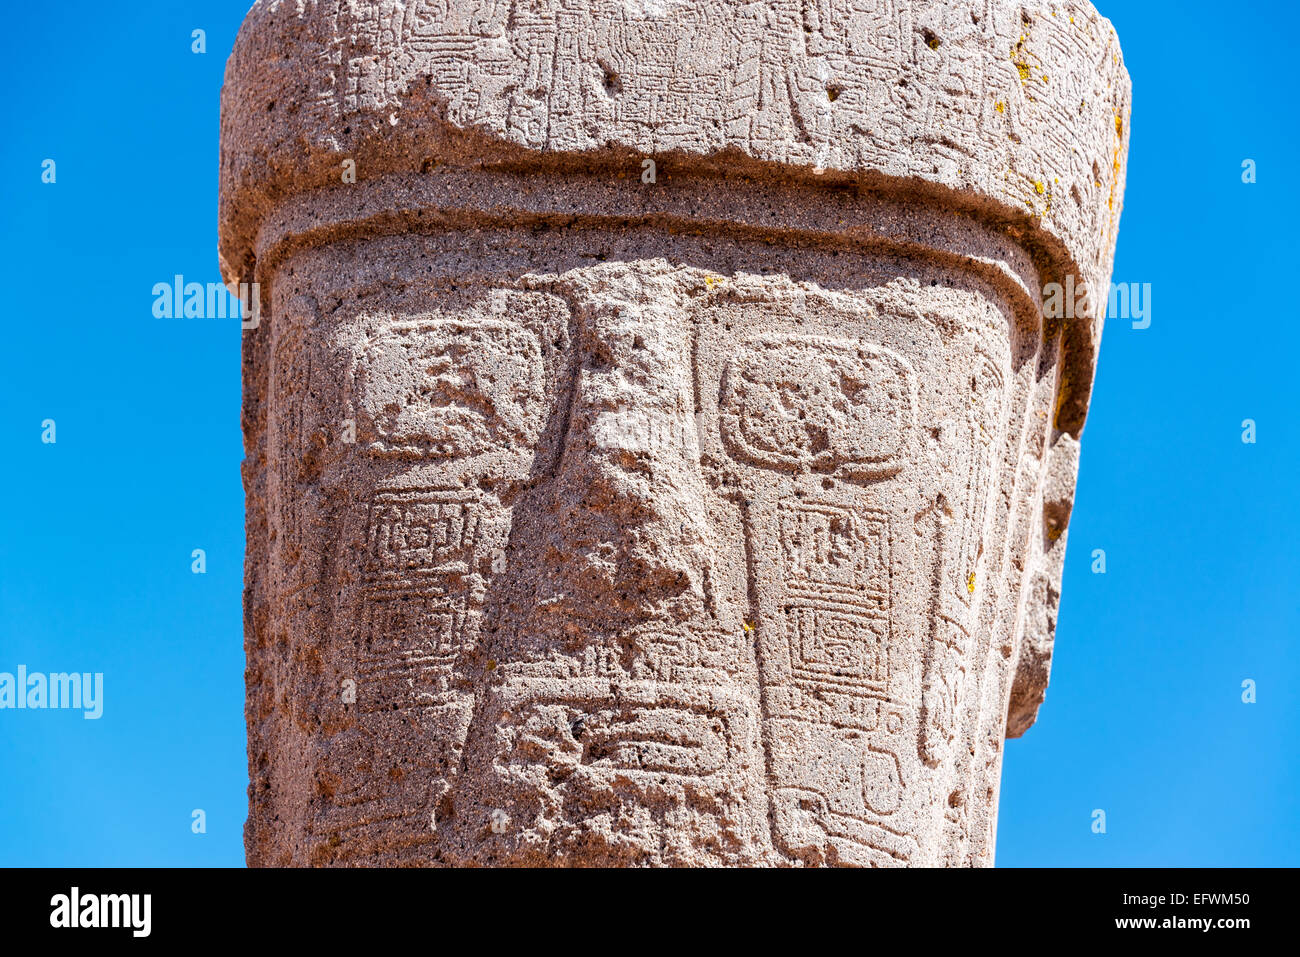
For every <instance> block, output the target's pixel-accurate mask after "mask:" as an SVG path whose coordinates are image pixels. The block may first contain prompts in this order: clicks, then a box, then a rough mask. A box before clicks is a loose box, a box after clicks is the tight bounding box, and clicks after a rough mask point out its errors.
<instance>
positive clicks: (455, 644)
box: [317, 290, 569, 861]
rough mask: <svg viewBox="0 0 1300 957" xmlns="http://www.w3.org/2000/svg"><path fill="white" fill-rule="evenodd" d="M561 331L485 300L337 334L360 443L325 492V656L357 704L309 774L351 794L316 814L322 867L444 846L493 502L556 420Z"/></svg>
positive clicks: (498, 298) (534, 308)
mask: <svg viewBox="0 0 1300 957" xmlns="http://www.w3.org/2000/svg"><path fill="white" fill-rule="evenodd" d="M505 315H508V316H510V317H511V318H508V319H507V318H501V317H502V316H505ZM568 321H569V316H568V311H567V307H566V306H564V304H563V303H562V301H560V300H558V299H557V298H555V297H551V296H546V295H540V294H536V293H531V292H517V291H513V290H486V291H485V292H484V293H483V294H482V295H481V296H480V297H478V298H477V299H475V300H472V301H470V302H468V303H465V304H464V305H462V307H461V308H459V309H457V310H456V311H448V312H446V313H444V314H441V315H437V314H435V315H421V316H416V317H413V318H412V317H407V316H401V315H399V316H379V317H376V316H373V315H369V314H365V313H360V314H359V317H358V318H357V319H356V320H354V321H353V323H352V325H350V326H349V325H346V324H344V325H342V326H341V327H340V329H339V331H338V333H337V341H338V342H339V343H340V345H343V346H344V347H345V349H344V351H345V352H346V353H347V354H348V355H349V356H350V365H349V374H348V376H347V382H346V397H345V414H347V415H350V416H353V417H355V421H356V425H357V443H356V445H355V447H354V449H353V450H352V451H351V452H350V453H349V455H348V456H347V457H346V459H344V460H343V462H342V463H341V475H346V478H342V477H339V478H337V479H336V480H337V481H338V482H339V484H340V485H341V486H343V487H346V488H347V489H348V490H349V492H348V498H349V506H348V509H349V513H348V519H347V522H346V525H345V531H344V534H343V538H342V542H341V546H342V547H341V549H340V554H339V564H340V566H341V567H342V568H343V569H344V572H343V575H342V580H343V582H345V585H344V588H343V593H342V595H341V597H340V600H339V601H338V603H337V606H336V607H337V608H338V612H337V615H336V621H337V625H336V626H335V640H336V642H337V647H338V660H337V668H338V670H339V671H340V673H341V674H342V675H346V676H347V677H350V678H354V679H355V682H356V703H355V710H354V711H353V713H352V714H351V716H350V717H345V718H344V719H343V720H342V725H343V729H342V731H341V732H340V733H339V734H337V735H335V736H334V738H333V739H332V741H331V742H330V746H329V748H328V749H327V753H326V758H325V763H324V766H323V768H322V777H323V778H324V779H326V780H332V781H343V782H350V786H349V787H347V788H346V789H343V788H340V789H339V790H337V792H335V793H334V794H333V796H332V799H331V801H330V802H329V806H327V807H326V808H325V813H324V816H323V820H322V822H321V823H322V825H323V827H322V829H321V830H322V831H323V832H324V833H325V834H326V835H327V837H328V840H329V841H332V842H333V843H332V844H327V845H326V846H325V847H326V849H325V850H321V849H318V851H317V853H318V854H327V855H328V857H329V859H332V860H338V859H345V860H352V861H359V860H368V859H372V858H374V859H378V858H380V857H382V855H383V854H384V853H385V852H386V850H387V849H391V848H394V847H410V846H414V845H420V844H437V842H438V841H439V840H440V835H441V834H442V832H443V831H444V830H445V827H444V826H443V825H444V824H445V820H446V818H447V816H448V815H449V814H451V813H452V807H453V805H452V803H451V802H452V798H453V787H454V785H455V782H456V780H457V779H458V776H459V774H460V769H461V765H462V761H463V755H464V749H465V746H466V741H467V738H468V735H469V729H470V726H471V718H472V715H473V710H474V690H473V688H474V681H475V677H474V667H475V665H474V664H473V655H474V653H475V651H476V649H477V648H478V645H479V642H480V640H481V632H482V627H483V617H484V609H485V605H486V603H487V600H488V593H489V590H490V588H491V586H492V582H493V580H494V578H495V577H496V575H497V574H498V573H499V572H500V571H502V570H503V569H504V567H505V564H506V559H505V553H506V548H507V546H508V543H509V538H510V530H511V525H512V517H513V516H512V508H511V507H510V506H509V505H508V504H506V502H505V501H503V499H507V500H508V498H509V496H508V494H507V492H508V491H509V489H510V488H511V487H513V486H515V485H516V484H517V483H519V482H521V481H523V480H525V479H526V478H527V477H528V474H529V471H530V469H531V468H532V467H533V463H534V460H535V456H536V453H537V451H538V449H539V447H540V446H541V444H542V435H543V432H544V430H545V428H546V426H547V424H548V422H550V421H551V419H552V418H553V417H554V415H555V411H556V407H557V405H558V399H557V391H558V389H557V379H558V378H559V374H558V373H557V371H556V366H557V363H558V361H559V359H560V357H561V355H562V352H563V349H562V347H563V346H564V343H565V341H566V339H567V334H568V333H567V323H568ZM543 343H545V344H546V347H544V346H543ZM359 770H361V771H364V773H359Z"/></svg>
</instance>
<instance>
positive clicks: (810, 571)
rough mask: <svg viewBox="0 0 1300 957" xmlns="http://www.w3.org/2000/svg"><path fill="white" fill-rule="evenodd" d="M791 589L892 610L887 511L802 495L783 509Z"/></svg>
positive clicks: (786, 573)
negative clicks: (840, 504)
mask: <svg viewBox="0 0 1300 957" xmlns="http://www.w3.org/2000/svg"><path fill="white" fill-rule="evenodd" d="M779 527H780V534H781V548H782V551H783V552H784V557H785V565H784V568H783V574H784V576H785V579H786V582H787V583H788V588H789V593H790V594H791V595H802V596H805V597H808V598H830V599H834V600H839V601H843V602H846V603H849V604H852V605H854V606H857V607H860V608H863V609H872V610H878V611H881V612H885V613H888V611H889V519H888V517H887V516H886V515H885V514H884V513H883V512H878V511H874V510H870V509H848V508H844V507H842V506H838V505H830V504H825V503H820V502H804V501H801V500H791V501H786V502H783V503H782V504H781V509H780V525H779Z"/></svg>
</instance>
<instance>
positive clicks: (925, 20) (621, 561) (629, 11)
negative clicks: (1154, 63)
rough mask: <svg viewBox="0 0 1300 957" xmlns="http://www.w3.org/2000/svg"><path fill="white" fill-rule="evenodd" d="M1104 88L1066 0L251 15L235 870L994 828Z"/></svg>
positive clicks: (1085, 248) (692, 850) (1100, 149)
mask: <svg viewBox="0 0 1300 957" xmlns="http://www.w3.org/2000/svg"><path fill="white" fill-rule="evenodd" d="M1129 96H1130V94H1129V82H1128V77H1127V74H1126V72H1125V69H1124V67H1123V64H1122V61H1121V58H1120V52H1119V46H1118V41H1117V39H1116V37H1115V34H1114V31H1113V29H1112V28H1111V25H1110V23H1109V22H1108V21H1107V20H1105V19H1103V18H1102V17H1100V16H1099V15H1098V14H1097V13H1096V11H1095V10H1094V9H1093V8H1092V6H1091V5H1089V4H1088V3H1086V2H1076V0H1016V2H1012V0H949V2H931V0H770V2H764V3H759V2H747V0H689V2H688V0H410V2H407V3H404V4H400V3H391V2H373V0H346V2H344V0H300V2H296V3H288V2H259V3H257V4H256V5H255V6H254V7H253V9H252V10H251V12H250V13H249V14H248V17H247V19H246V20H245V22H244V25H243V28H242V30H241V31H240V33H239V37H238V40H237V41H236V44H235V48H234V52H233V54H232V55H231V58H230V61H229V64H228V67H227V72H226V82H225V88H224V91H223V95H222V127H221V198H220V221H221V257H222V267H223V272H224V277H225V279H226V280H227V282H231V283H237V282H245V283H250V284H251V283H257V290H258V293H257V294H258V296H259V299H258V303H259V304H260V312H259V321H258V322H257V324H256V326H255V328H250V329H248V330H247V331H246V332H245V333H244V345H243V350H244V353H243V372H244V380H243V384H244V385H243V387H244V413H243V427H244V434H245V442H246V451H247V458H246V461H245V464H244V482H245V487H246V490H247V564H246V592H245V640H246V650H247V659H248V666H247V675H246V678H247V722H248V758H249V774H250V787H249V817H248V822H247V825H246V850H247V856H248V861H249V863H250V864H254V865H360V864H383V865H390V864H401V865H424V864H442V865H456V864H479V865H505V864H517V865H874V866H897V865H922V866H926V865H930V866H933V865H988V864H991V863H992V861H993V851H994V838H995V830H996V820H997V796H998V784H999V776H1000V772H1001V762H1002V754H1003V746H1004V745H1003V742H1004V740H1005V738H1006V737H1008V736H1016V735H1019V734H1021V733H1022V732H1023V731H1024V730H1025V729H1026V728H1027V727H1028V726H1029V725H1030V724H1031V723H1032V722H1033V720H1034V718H1035V714H1036V711H1037V708H1038V705H1039V703H1040V702H1041V701H1042V699H1043V694H1044V690H1045V688H1046V685H1047V679H1048V670H1049V664H1050V656H1051V650H1052V641H1053V635H1054V631H1055V624H1056V617H1057V607H1058V602H1059V598H1060V583H1061V570H1062V561H1063V554H1064V550H1065V543H1066V534H1065V533H1066V526H1067V524H1068V521H1069V517H1070V511H1071V506H1072V503H1073V498H1074V488H1075V478H1076V474H1077V469H1078V461H1079V459H1078V454H1079V446H1078V438H1079V434H1080V430H1081V429H1082V426H1083V422H1084V416H1085V413H1086V410H1087V406H1088V400H1089V396H1090V392H1091V387H1092V378H1093V369H1094V364H1095V361H1096V355H1097V347H1098V342H1099V339H1100V335H1101V327H1102V313H1103V312H1104V303H1105V300H1106V296H1105V294H1104V290H1106V289H1107V287H1108V283H1109V278H1110V272H1111V262H1112V257H1113V253H1114V244H1115V234H1116V227H1117V222H1118V218H1119V213H1120V204H1121V197H1122V194H1123V186H1124V160H1125V152H1126V148H1127V139H1128V127H1129V123H1128V119H1129ZM1056 286H1059V287H1064V288H1067V289H1068V290H1069V291H1070V292H1071V295H1070V296H1066V297H1065V301H1064V308H1058V307H1059V306H1060V304H1061V298H1062V297H1060V296H1058V295H1051V294H1049V290H1052V289H1054V288H1055V287H1056ZM1088 289H1091V290H1099V291H1102V292H1101V294H1100V295H1092V296H1091V297H1089V296H1083V295H1079V294H1078V292H1077V291H1079V290H1088ZM1049 303H1050V304H1051V305H1050V307H1049ZM1099 306H1100V308H1099Z"/></svg>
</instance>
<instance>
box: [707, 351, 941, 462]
mask: <svg viewBox="0 0 1300 957" xmlns="http://www.w3.org/2000/svg"><path fill="white" fill-rule="evenodd" d="M915 396H916V377H915V373H914V372H913V371H912V368H911V366H909V365H908V363H907V361H906V360H904V359H903V358H902V357H901V356H899V355H896V354H895V353H893V352H890V351H888V350H886V349H883V348H880V347H878V346H871V345H867V344H865V343H861V342H859V341H857V340H851V339H833V338H827V337H820V336H789V337H778V336H761V337H758V338H755V339H752V340H750V341H749V342H747V343H745V344H744V345H742V346H741V347H740V348H739V349H737V351H736V353H735V355H734V356H733V357H732V359H731V361H730V362H729V363H728V364H727V367H726V369H725V371H724V373H723V380H722V389H721V395H720V397H719V410H720V412H719V416H720V425H721V428H722V435H723V440H724V442H726V444H727V447H728V450H729V451H730V452H731V454H732V455H733V456H735V457H736V458H738V459H742V460H745V461H749V462H752V463H754V464H756V465H761V466H766V467H768V468H778V469H790V468H794V469H799V470H809V471H816V472H834V471H843V472H844V473H845V474H848V475H856V476H859V477H864V478H872V477H881V476H885V475H890V474H893V473H895V472H897V471H899V470H900V469H901V468H902V467H903V465H904V464H905V461H904V459H905V454H906V450H907V448H908V443H909V440H910V433H911V431H912V429H913V428H914V427H915V422H916V397H915Z"/></svg>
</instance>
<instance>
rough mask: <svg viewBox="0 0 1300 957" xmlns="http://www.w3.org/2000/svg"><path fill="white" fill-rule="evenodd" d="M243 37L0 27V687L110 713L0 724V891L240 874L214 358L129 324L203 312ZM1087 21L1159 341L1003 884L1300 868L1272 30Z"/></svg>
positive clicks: (238, 557)
mask: <svg viewBox="0 0 1300 957" xmlns="http://www.w3.org/2000/svg"><path fill="white" fill-rule="evenodd" d="M247 5H248V4H247V0H188V2H185V3H177V4H156V5H148V4H110V5H105V4H101V3H89V2H85V0H69V2H65V3H60V4H57V5H54V6H49V5H46V6H41V5H38V4H16V5H14V6H13V8H12V9H11V10H10V11H9V13H8V15H7V19H6V29H7V34H8V36H9V42H8V44H7V46H6V55H5V56H4V57H3V58H0V77H2V78H3V88H4V89H7V90H8V91H9V93H8V94H7V100H6V106H5V109H4V116H5V123H4V128H3V134H2V135H0V274H2V275H3V278H4V287H5V288H6V289H8V290H9V303H10V306H9V309H8V312H7V315H8V323H7V326H6V328H7V329H8V335H9V337H10V338H9V346H8V349H9V356H10V358H9V364H8V366H7V367H6V370H5V382H4V387H3V397H2V398H0V436H3V448H4V460H3V461H4V467H3V468H2V469H0V501H3V502H4V503H5V507H4V508H3V509H0V671H11V672H12V671H13V670H14V669H15V668H16V666H17V665H19V664H25V665H26V666H27V667H28V668H29V669H30V670H31V671H41V672H57V671H71V670H75V671H89V672H103V673H104V675H105V708H104V716H103V717H102V718H101V719H100V720H98V721H87V720H85V719H83V717H82V716H81V714H80V713H79V712H71V711H0V865H15V864H30V865H62V864H67V865H113V864H128V865H134V864H140V865H144V864H164V865H230V866H238V865H241V864H242V863H243V848H242V843H241V841H242V826H243V821H244V816H245V787H246V782H247V774H246V766H245V752H244V721H243V647H242V637H241V636H242V612H241V605H240V602H241V588H242V560H243V492H242V489H241V485H240V477H239V463H240V460H241V459H242V456H243V452H242V446H241V439H240V433H239V389H240V378H239V329H238V323H237V322H232V321H229V320H224V321H223V320H208V321H197V320H190V321H185V320H181V321H176V320H160V319H155V318H154V317H153V315H152V309H151V307H152V304H153V296H152V293H151V289H152V287H153V285H154V283H156V282H160V281H163V282H166V281H170V279H171V277H172V276H173V275H175V274H177V273H180V274H183V275H184V276H185V277H186V279H187V280H192V281H200V282H209V281H218V279H219V276H218V273H217V259H216V238H217V216H216V193H217V134H218V95H219V90H220V86H221V76H222V70H223V66H224V62H225V57H226V55H227V53H228V52H229V50H230V47H231V44H232V42H233V40H234V36H235V31H236V29H237V28H238V25H239V22H240V20H241V19H242V17H243V14H244V12H245V10H246V9H247ZM1099 6H1100V8H1101V10H1102V12H1103V13H1104V14H1106V15H1107V16H1108V17H1110V18H1111V19H1112V20H1113V21H1114V23H1115V26H1116V28H1117V29H1118V31H1119V35H1120V40H1121V43H1122V46H1123V50H1124V54H1125V59H1126V61H1127V63H1128V67H1129V70H1130V71H1131V73H1132V76H1133V85H1134V110H1133V120H1132V148H1131V153H1130V156H1129V173H1128V195H1127V202H1126V205H1125V209H1124V214H1123V220H1122V223H1121V228H1120V238H1119V253H1118V258H1117V260H1116V264H1115V275H1114V278H1115V280H1116V281H1117V282H1119V281H1123V282H1137V283H1147V282H1149V283H1151V284H1152V289H1153V302H1152V323H1151V326H1150V328H1148V329H1143V330H1135V329H1132V328H1131V326H1130V324H1129V323H1127V322H1123V321H1118V320H1117V321H1112V322H1111V323H1110V324H1109V325H1108V327H1107V330H1106V335H1105V339H1104V341H1103V344H1102V357H1101V367H1100V372H1099V375H1098V377H1097V383H1096V391H1095V394H1094V396H1093V402H1092V410H1091V414H1090V416H1089V420H1088V426H1087V428H1086V430H1085V437H1084V444H1083V467H1082V474H1081V475H1080V481H1079V493H1078V500H1077V504H1076V507H1075V511H1074V518H1073V523H1072V526H1071V530H1070V540H1069V551H1068V560H1067V565H1066V573H1065V587H1064V599H1063V604H1062V609H1061V615H1060V621H1059V625H1058V629H1057V644H1056V655H1055V663H1054V669H1053V674H1052V683H1051V688H1050V690H1049V691H1048V696H1047V702H1046V704H1045V706H1044V708H1043V710H1042V713H1041V716H1040V718H1039V721H1038V724H1037V725H1036V726H1035V727H1034V728H1032V729H1031V730H1030V731H1029V733H1028V734H1027V735H1026V736H1025V737H1024V738H1023V739H1021V740H1017V741H1012V742H1010V743H1009V744H1008V748H1007V753H1006V763H1005V770H1004V775H1003V787H1002V806H1001V814H1000V819H999V826H998V862H999V864H1000V865H1002V866H1017V865H1038V864H1044V865H1119V866H1129V865H1293V866H1294V865H1300V800H1298V799H1297V789H1298V787H1300V745H1298V744H1297V735H1298V734H1300V656H1297V654H1296V643H1297V638H1298V637H1300V597H1298V596H1300V546H1298V545H1297V539H1296V536H1297V532H1298V531H1300V505H1298V504H1297V492H1298V491H1300V482H1297V477H1296V471H1297V465H1300V423H1298V422H1297V414H1298V413H1300V401H1298V399H1297V374H1296V371H1295V369H1296V360H1297V356H1298V355H1300V323H1298V322H1297V320H1298V319H1300V306H1298V305H1297V299H1296V294H1297V290H1296V287H1295V285H1294V281H1295V279H1296V276H1297V269H1296V262H1297V256H1298V255H1300V243H1298V242H1297V238H1296V237H1297V233H1296V222H1297V219H1298V217H1300V208H1297V207H1298V205H1300V203H1298V198H1300V190H1298V189H1297V184H1298V183H1300V170H1298V169H1297V166H1298V161H1300V142H1298V137H1297V132H1296V117H1297V106H1296V103H1297V100H1298V97H1297V94H1298V93H1300V90H1298V89H1297V86H1298V83H1297V79H1296V72H1295V71H1296V65H1297V53H1300V50H1298V49H1297V45H1298V41H1297V35H1296V32H1295V31H1294V29H1292V27H1293V25H1294V24H1293V18H1294V13H1295V8H1294V4H1293V0H1240V2H1237V3H1233V4H1224V3H1222V2H1208V0H1101V2H1100V3H1099ZM196 28H202V29H204V30H206V31H207V51H208V52H207V53H206V54H202V55H198V54H194V53H192V52H191V49H190V47H191V31H192V30H194V29H196ZM46 158H52V159H54V160H55V161H56V162H57V182H56V183H55V184H54V185H44V184H42V183H41V162H42V160H44V159H46ZM1245 159H1253V160H1255V161H1256V163H1257V167H1258V182H1257V183H1255V184H1253V185H1246V184H1243V182H1242V179H1241V171H1242V162H1243V160H1245ZM1248 418H1249V419H1254V420H1255V422H1256V423H1257V429H1258V441H1257V442H1256V443H1255V444H1253V445H1251V444H1245V443H1243V442H1242V422H1243V420H1244V419H1248ZM45 419H54V420H55V422H56V428H57V442H56V444H53V445H48V444H43V443H42V442H41V423H42V421H43V420H45ZM196 548H202V549H204V550H205V551H206V555H207V572H206V574H202V575H196V574H193V573H192V572H191V561H192V559H191V553H192V551H193V550H194V549H196ZM1094 549H1104V550H1105V552H1106V568H1107V570H1106V573H1105V574H1104V575H1103V574H1094V573H1093V572H1092V552H1093V550H1094ZM1246 679H1253V680H1254V681H1255V682H1256V683H1257V695H1258V701H1257V703H1255V704H1244V703H1243V702H1242V700H1241V695H1242V682H1243V681H1244V680H1246ZM195 809H202V810H203V811H204V812H205V813H206V823H207V831H206V833H203V834H194V833H192V830H191V820H192V812H193V811H194V810H195ZM1096 809H1101V810H1104V811H1105V813H1106V826H1107V829H1106V833H1105V834H1095V833H1093V830H1092V823H1093V812H1094V810H1096Z"/></svg>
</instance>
